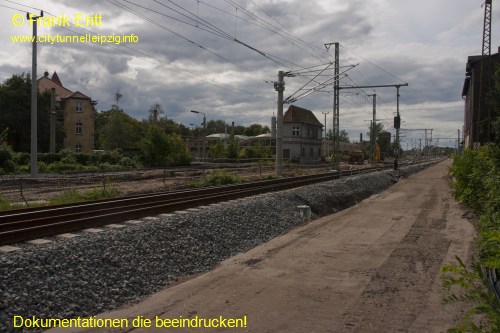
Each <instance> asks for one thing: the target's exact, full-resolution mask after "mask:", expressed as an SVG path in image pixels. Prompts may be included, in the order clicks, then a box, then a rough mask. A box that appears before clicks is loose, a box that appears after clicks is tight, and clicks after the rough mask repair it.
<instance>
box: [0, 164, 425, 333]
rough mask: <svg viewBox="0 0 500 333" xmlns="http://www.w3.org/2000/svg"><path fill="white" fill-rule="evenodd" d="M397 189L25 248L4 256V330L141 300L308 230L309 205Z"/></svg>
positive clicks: (274, 202) (310, 192) (341, 184)
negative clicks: (20, 322) (304, 213)
mask: <svg viewBox="0 0 500 333" xmlns="http://www.w3.org/2000/svg"><path fill="white" fill-rule="evenodd" d="M417 171H419V168H416V167H411V169H408V170H407V173H412V172H417ZM393 183H394V177H392V176H391V175H389V174H388V173H385V172H376V173H372V174H369V175H360V176H354V177H351V178H344V179H341V180H336V181H331V182H327V183H322V184H316V185H310V186H305V187H302V188H298V189H293V190H288V191H283V192H277V193H270V194H263V195H261V196H256V197H251V198H247V199H244V200H240V201H234V202H230V203H224V204H221V205H219V206H209V207H206V208H202V209H200V210H199V211H190V212H187V213H185V214H175V215H174V216H170V217H162V218H160V219H159V220H157V221H146V222H143V223H142V224H140V225H127V226H126V227H125V228H121V229H113V230H111V229H106V230H105V231H104V232H102V233H99V234H85V233H80V234H79V235H80V236H79V237H77V238H74V239H70V240H59V239H57V240H56V238H51V239H52V240H54V241H53V242H52V243H49V244H45V245H40V246H31V245H20V246H22V247H23V249H22V250H21V251H18V252H12V253H9V254H4V255H0V294H1V297H0V331H1V332H9V331H13V328H12V318H13V316H14V315H19V316H23V317H25V318H26V317H31V316H36V317H38V318H55V317H60V318H73V317H78V316H80V317H89V316H91V315H95V314H98V313H101V312H103V311H106V310H110V309H113V308H116V307H119V306H121V305H123V304H126V303H129V302H133V301H136V300H139V299H141V298H143V297H145V296H147V295H150V294H151V293H153V292H155V291H158V290H159V289H161V288H164V287H165V286H168V285H169V284H171V283H173V282H175V281H176V280H177V278H179V277H184V276H189V275H192V274H196V273H200V272H206V271H208V270H210V269H211V268H213V267H214V266H215V265H216V264H217V263H219V262H220V261H222V260H224V259H226V258H228V257H231V256H233V255H235V254H236V253H239V252H243V251H247V250H249V249H251V248H253V247H255V246H256V245H258V244H261V243H263V242H266V241H268V240H270V239H272V238H274V237H276V236H278V235H280V234H283V233H286V232H287V231H289V230H290V229H292V228H294V227H296V226H297V225H300V224H302V223H304V222H305V221H304V219H303V218H301V216H300V214H299V211H298V209H297V208H296V207H297V206H298V205H304V204H307V205H310V206H311V207H312V211H313V218H314V217H317V216H318V215H325V214H328V213H332V212H335V211H339V210H341V209H344V208H346V207H349V206H352V205H353V204H355V203H357V202H358V201H360V200H362V199H364V198H366V197H368V196H370V195H372V194H375V193H378V192H381V191H383V190H384V189H386V188H388V187H389V186H390V185H391V184H393Z"/></svg>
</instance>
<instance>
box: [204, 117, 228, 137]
mask: <svg viewBox="0 0 500 333" xmlns="http://www.w3.org/2000/svg"><path fill="white" fill-rule="evenodd" d="M228 128H230V126H228V124H227V123H226V122H225V121H224V120H209V121H207V124H206V126H205V135H210V134H216V133H225V132H226V130H227V129H228Z"/></svg>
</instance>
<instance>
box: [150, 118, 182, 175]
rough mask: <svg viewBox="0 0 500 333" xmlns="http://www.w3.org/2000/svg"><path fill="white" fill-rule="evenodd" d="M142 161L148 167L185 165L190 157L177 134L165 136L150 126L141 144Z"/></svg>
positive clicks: (156, 128)
mask: <svg viewBox="0 0 500 333" xmlns="http://www.w3.org/2000/svg"><path fill="white" fill-rule="evenodd" d="M141 148H142V149H141V150H142V159H143V162H144V164H145V165H148V166H167V165H186V164H189V163H190V162H191V156H190V154H189V153H188V152H187V150H186V144H185V142H184V140H182V138H181V137H180V136H179V135H178V134H175V133H174V134H171V135H166V134H165V133H163V132H162V130H161V129H159V128H158V127H156V126H150V127H149V128H148V131H147V133H146V137H145V138H144V139H143V140H142V142H141Z"/></svg>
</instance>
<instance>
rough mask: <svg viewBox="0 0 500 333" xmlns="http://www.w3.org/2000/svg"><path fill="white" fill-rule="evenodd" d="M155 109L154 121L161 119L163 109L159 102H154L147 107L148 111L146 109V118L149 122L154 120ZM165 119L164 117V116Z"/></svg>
mask: <svg viewBox="0 0 500 333" xmlns="http://www.w3.org/2000/svg"><path fill="white" fill-rule="evenodd" d="M155 111H156V121H157V122H158V120H160V119H162V118H163V117H162V115H163V114H164V113H165V111H163V109H162V107H161V104H159V103H154V104H152V105H151V107H150V108H149V111H148V120H149V122H150V123H153V122H154V121H155V119H154V118H155ZM165 119H166V118H165Z"/></svg>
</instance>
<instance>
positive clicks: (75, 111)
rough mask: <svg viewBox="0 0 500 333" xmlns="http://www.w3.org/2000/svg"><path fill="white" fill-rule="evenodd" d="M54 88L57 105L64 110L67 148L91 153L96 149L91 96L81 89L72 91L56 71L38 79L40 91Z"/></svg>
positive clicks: (46, 73) (65, 143)
mask: <svg viewBox="0 0 500 333" xmlns="http://www.w3.org/2000/svg"><path fill="white" fill-rule="evenodd" d="M52 88H54V89H55V92H56V105H58V107H59V109H60V110H61V111H62V116H63V127H64V133H65V138H64V141H63V146H64V148H65V149H69V150H71V151H74V152H77V153H90V152H92V151H93V150H94V119H95V115H94V110H93V107H92V100H91V98H90V97H88V96H86V95H84V94H82V93H81V92H79V91H76V92H72V91H71V90H69V89H68V88H66V87H64V86H63V85H62V83H61V80H60V79H59V76H58V75H57V73H56V72H54V74H52V77H50V78H49V73H48V72H45V73H44V76H43V77H42V78H40V79H38V89H39V91H40V92H44V91H49V92H50V90H51V89H52Z"/></svg>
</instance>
